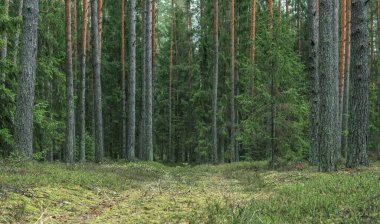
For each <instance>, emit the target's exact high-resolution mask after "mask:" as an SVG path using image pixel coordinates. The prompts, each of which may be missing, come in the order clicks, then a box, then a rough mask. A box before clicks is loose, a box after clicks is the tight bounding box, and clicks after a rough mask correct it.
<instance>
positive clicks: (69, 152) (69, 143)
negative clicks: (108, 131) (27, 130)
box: [65, 0, 75, 163]
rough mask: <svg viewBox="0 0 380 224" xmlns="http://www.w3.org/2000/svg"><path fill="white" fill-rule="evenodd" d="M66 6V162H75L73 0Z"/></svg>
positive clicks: (67, 0) (68, 1)
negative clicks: (72, 43)
mask: <svg viewBox="0 0 380 224" xmlns="http://www.w3.org/2000/svg"><path fill="white" fill-rule="evenodd" d="M65 6H66V97H67V99H66V100H67V115H66V116H67V118H66V119H67V121H66V122H67V123H66V162H67V163H74V139H75V133H74V119H75V117H74V87H73V58H72V45H71V1H70V0H65Z"/></svg>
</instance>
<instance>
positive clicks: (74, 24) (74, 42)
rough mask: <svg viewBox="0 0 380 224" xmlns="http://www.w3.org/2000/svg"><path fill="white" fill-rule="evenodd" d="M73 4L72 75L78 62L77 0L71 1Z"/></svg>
mask: <svg viewBox="0 0 380 224" xmlns="http://www.w3.org/2000/svg"><path fill="white" fill-rule="evenodd" d="M73 5H74V9H73V10H74V15H73V19H74V21H73V26H74V27H73V28H74V33H73V48H74V65H73V69H74V75H75V74H76V72H77V64H78V23H77V18H78V14H77V0H74V1H73Z"/></svg>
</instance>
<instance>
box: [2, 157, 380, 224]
mask: <svg viewBox="0 0 380 224" xmlns="http://www.w3.org/2000/svg"><path fill="white" fill-rule="evenodd" d="M266 167H267V162H259V163H248V162H243V163H236V164H223V165H216V166H214V165H201V166H189V165H182V166H171V167H168V166H165V165H162V164H159V163H151V162H149V163H145V162H140V163H127V164H126V163H111V164H103V165H95V164H91V163H89V164H80V165H75V166H66V165H64V164H39V163H28V164H23V165H22V166H20V165H15V164H2V166H1V167H0V200H1V203H0V217H1V219H0V223H3V222H4V223H7V222H15V223H29V222H33V223H34V222H36V221H37V220H38V219H43V220H45V221H47V222H48V223H62V222H69V223H83V222H84V223H179V222H185V221H190V222H191V223H317V222H318V223H320V222H322V223H333V222H334V223H340V222H346V221H347V220H348V221H347V222H348V223H350V222H352V223H355V222H356V223H357V222H373V221H375V220H379V219H380V214H379V210H380V196H379V195H380V188H378V187H377V186H378V183H379V175H380V169H379V168H378V166H377V165H376V166H373V167H371V168H370V169H362V170H360V171H355V172H352V171H341V172H338V173H334V174H325V173H316V172H313V171H312V170H313V168H309V167H306V169H305V170H304V171H286V172H285V171H283V172H277V171H267V170H265V168H266Z"/></svg>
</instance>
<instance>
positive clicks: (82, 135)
mask: <svg viewBox="0 0 380 224" xmlns="http://www.w3.org/2000/svg"><path fill="white" fill-rule="evenodd" d="M86 37H87V0H83V18H82V57H81V68H80V90H79V124H80V131H79V142H80V161H81V162H85V161H86V50H87V49H86V47H87V44H86V42H87V38H86Z"/></svg>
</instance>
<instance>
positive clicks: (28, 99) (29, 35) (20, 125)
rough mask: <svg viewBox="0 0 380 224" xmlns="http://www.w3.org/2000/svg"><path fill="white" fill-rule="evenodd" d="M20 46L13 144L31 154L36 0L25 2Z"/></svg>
mask: <svg viewBox="0 0 380 224" xmlns="http://www.w3.org/2000/svg"><path fill="white" fill-rule="evenodd" d="M24 7H25V8H27V9H28V10H23V26H22V30H23V36H22V47H21V75H20V78H19V89H18V94H17V105H16V117H15V145H16V149H17V150H18V153H19V154H21V155H23V156H27V157H28V158H30V159H31V158H32V156H33V105H34V92H35V91H34V90H35V78H36V66H37V43H38V42H37V28H38V13H39V11H38V0H28V1H26V2H25V6H24Z"/></svg>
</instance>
